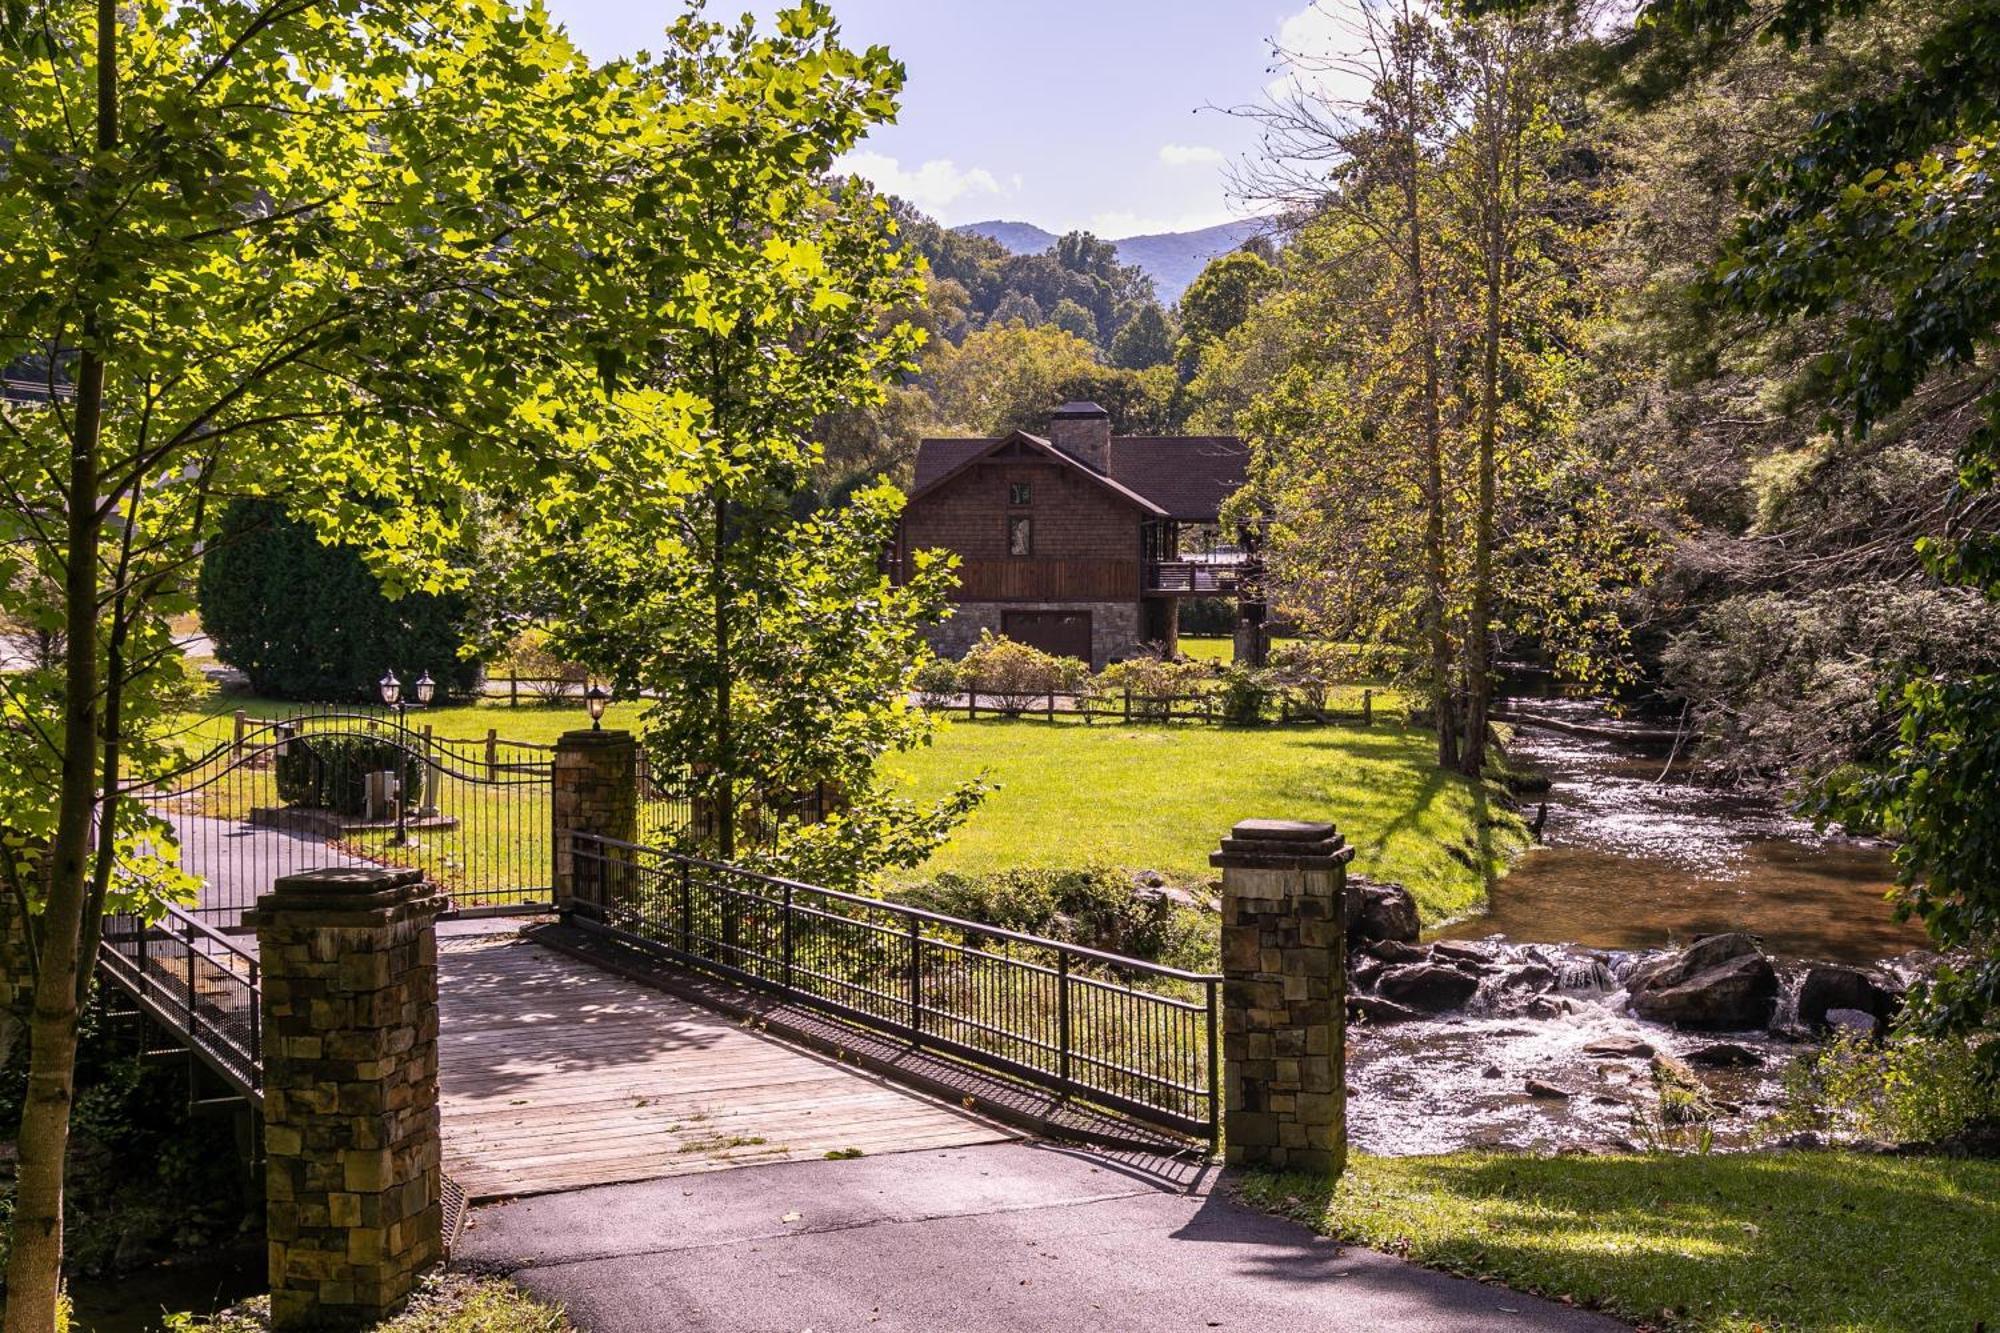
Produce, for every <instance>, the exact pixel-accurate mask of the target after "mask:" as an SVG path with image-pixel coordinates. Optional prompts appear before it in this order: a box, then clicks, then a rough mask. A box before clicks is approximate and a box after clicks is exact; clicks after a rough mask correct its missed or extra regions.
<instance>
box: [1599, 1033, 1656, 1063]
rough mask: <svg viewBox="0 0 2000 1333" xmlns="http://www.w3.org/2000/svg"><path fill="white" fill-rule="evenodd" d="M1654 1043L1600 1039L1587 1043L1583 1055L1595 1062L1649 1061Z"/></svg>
mask: <svg viewBox="0 0 2000 1333" xmlns="http://www.w3.org/2000/svg"><path fill="white" fill-rule="evenodd" d="M1653 1050H1654V1047H1653V1043H1652V1042H1650V1041H1644V1040H1642V1039H1640V1038H1638V1037H1599V1038H1598V1039H1597V1040H1596V1041H1593V1042H1586V1043H1585V1044H1584V1048H1583V1053H1584V1054H1585V1055H1587V1056H1590V1057H1591V1058H1592V1059H1594V1060H1649V1059H1651V1058H1652V1056H1653Z"/></svg>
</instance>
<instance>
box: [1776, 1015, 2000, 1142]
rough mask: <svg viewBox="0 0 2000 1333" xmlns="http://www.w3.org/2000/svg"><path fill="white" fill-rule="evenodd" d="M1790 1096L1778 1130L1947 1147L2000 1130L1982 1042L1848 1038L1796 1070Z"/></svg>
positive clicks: (1788, 1085)
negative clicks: (1984, 1072) (1982, 1062)
mask: <svg viewBox="0 0 2000 1333" xmlns="http://www.w3.org/2000/svg"><path fill="white" fill-rule="evenodd" d="M1988 1040H2000V1038H1989V1039H1988ZM1785 1093H1786V1105H1785V1110H1784V1112H1783V1114H1782V1115H1781V1116H1779V1117H1778V1121H1777V1124H1778V1125H1779V1126H1780V1127H1782V1128H1784V1129H1788V1130H1798V1129H1810V1130H1817V1131H1821V1132H1824V1133H1827V1134H1830V1135H1833V1136H1834V1137H1836V1138H1854V1139H1868V1140H1873V1141H1877V1142H1886V1143H1942V1142H1944V1141H1946V1140H1948V1139H1952V1138H1955V1137H1957V1136H1959V1135H1961V1134H1964V1133H1966V1132H1967V1131H1969V1130H1975V1129H1991V1128H1993V1127H1995V1126H2000V1086H1996V1085H1994V1084H1992V1083H1990V1082H1987V1081H1985V1080H1982V1079H1981V1078H1980V1069H1979V1045H1978V1043H1977V1042H1971V1041H1966V1040H1964V1039H1962V1038H1956V1037H1940V1038H1927V1037H1913V1036H1906V1035H1901V1034H1898V1035H1896V1036H1894V1037H1892V1038H1891V1039H1890V1040H1888V1041H1885V1042H1875V1041H1871V1040H1869V1039H1867V1038H1865V1037H1857V1036H1854V1035H1851V1034H1842V1035H1841V1036H1839V1037H1837V1038H1836V1039H1835V1040H1834V1041H1833V1042H1832V1043H1831V1044H1829V1045H1828V1046H1827V1047H1826V1049H1824V1050H1823V1051H1821V1052H1820V1053H1819V1054H1818V1055H1816V1056H1812V1057H1810V1058H1807V1059H1804V1060H1801V1061H1800V1062H1799V1063H1798V1064H1797V1065H1795V1066H1794V1067H1793V1069H1792V1071H1791V1073H1790V1074H1789V1075H1788V1076H1787V1078H1786V1080H1785Z"/></svg>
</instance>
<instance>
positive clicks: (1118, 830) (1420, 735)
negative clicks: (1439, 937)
mask: <svg viewBox="0 0 2000 1333" xmlns="http://www.w3.org/2000/svg"><path fill="white" fill-rule="evenodd" d="M1433 745H1434V742H1433V741H1432V740H1431V739H1430V737H1429V735H1428V733H1425V732H1421V731H1415V730H1411V729H1409V728H1407V727H1403V726H1400V725H1397V724H1395V723H1392V722H1387V721H1382V722H1378V723H1377V724H1376V725H1375V726H1373V727H1359V726H1325V727H1305V726H1288V727H1258V728H1235V727H1217V726H1206V725H1200V724H1190V723H1184V724H1179V725H1174V726H1164V725H1144V724H1134V725H1131V726H1126V725H1122V724H1116V723H1112V724H1106V723H1099V724H1097V725H1095V726H1084V725H1081V724H1079V723H1077V722H1074V721H1067V720H1065V721H1058V722H1054V723H1051V722H1046V721H1032V720H1022V721H1003V720H998V719H995V720H991V721H988V720H980V721H976V722H967V721H965V720H964V719H963V718H958V719H954V720H952V721H951V722H950V723H949V724H948V725H947V726H946V727H945V728H944V729H943V730H942V732H941V733H940V734H939V736H938V738H937V741H936V743H935V744H934V745H932V746H931V747H930V748H928V749H925V750H921V751H917V752H915V753H913V754H909V755H898V756H894V757H892V758H890V759H888V760H885V761H884V774H885V776H887V777H889V778H891V779H892V780H894V779H896V778H901V779H902V781H903V783H904V787H903V790H904V791H905V793H907V794H909V795H913V796H915V797H918V798H925V797H934V796H936V795H938V794H939V793H941V792H943V791H944V790H946V789H947V788H948V787H949V786H950V785H951V784H952V783H953V782H957V781H961V780H963V779H965V778H969V777H972V776H974V775H975V774H978V773H982V772H983V773H985V774H986V775H987V776H988V778H989V779H990V780H992V781H994V782H995V783H997V784H998V786H999V790H997V791H995V792H994V793H993V794H991V795H990V796H988V797H987V799H986V802H985V804H984V805H982V806H981V807H980V808H979V809H978V810H976V811H975V812H974V813H973V815H972V817H971V819H970V820H969V821H967V823H966V825H965V826H964V827H963V828H961V829H960V830H959V831H958V832H957V833H956V834H955V835H954V836H953V837H952V839H951V841H950V842H949V843H947V844H946V845H945V846H944V847H942V848H941V849H939V851H938V852H937V853H936V854H935V855H933V856H932V857H931V859H930V860H929V861H928V862H927V863H926V864H925V865H924V866H922V867H921V868H920V869H918V870H916V871H914V872H907V873H906V875H905V879H906V881H915V880H919V879H923V878H925V877H927V876H929V875H931V874H935V873H937V872H939V871H945V870H955V871H963V872H968V873H984V872H988V871H994V870H1001V869H1005V868H1009V867H1013V866H1044V867H1069V866H1081V865H1087V864H1093V863H1100V864H1108V865H1115V866H1125V867H1129V868H1131V869H1135V870H1138V869H1146V870H1158V871H1160V872H1161V873H1163V874H1166V875H1169V876H1171V877H1173V878H1175V879H1178V880H1181V881H1183V882H1188V881H1201V880H1206V879H1207V878H1209V876H1210V874H1211V872H1210V870H1209V867H1208V854H1209V853H1210V852H1212V851H1214V850H1215V846H1216V843H1217V840H1218V839H1220V838H1221V837H1222V836H1223V834H1225V833H1227V832H1228V831H1229V828H1230V826H1231V825H1232V824H1234V823H1235V822H1236V821H1238V820H1240V819H1251V818H1276V819H1330V820H1332V821H1333V822H1334V823H1335V824H1336V825H1338V826H1339V828H1340V830H1341V832H1342V833H1343V834H1345V835H1346V837H1347V840H1348V842H1349V843H1351V844H1352V845H1353V846H1354V847H1355V849H1356V856H1355V861H1354V868H1355V869H1356V870H1359V871H1361V872H1362V873H1364V874H1369V875H1374V876H1378V877H1380V878H1384V879H1393V880H1397V881H1399V882H1401V883H1404V884H1407V885H1408V886H1409V887H1410V889H1411V891H1412V892H1414V893H1415V894H1416V895H1417V899H1418V902H1419V903H1420V905H1421V906H1422V908H1423V911H1424V915H1425V917H1426V919H1429V920H1438V919H1441V918H1443V917H1447V916H1451V915H1455V914H1457V913H1460V912H1464V911H1466V910H1469V909H1470V908H1472V907H1474V906H1476V905H1477V904H1478V903H1479V902H1480V901H1481V899H1482V898H1483V896H1484V894H1485V891H1486V888H1487V886H1488V885H1489V883H1490V882H1491V880H1492V878H1494V877H1497V876H1498V875H1499V874H1501V873H1503V872H1504V870H1505V867H1506V863H1507V861H1508V859H1509V858H1510V857H1511V856H1512V855H1513V853H1515V852H1516V851H1518V850H1519V849H1520V848H1521V846H1522V845H1524V842H1525V833H1524V832H1523V830H1522V828H1521V826H1520V823H1519V821H1518V820H1515V819H1514V818H1513V817H1512V816H1509V815H1504V814H1502V813H1501V812H1500V811H1499V810H1498V809H1497V808H1496V807H1495V806H1493V805H1492V804H1491V803H1490V802H1488V800H1487V799H1486V796H1485V794H1484V792H1483V791H1481V790H1480V789H1478V788H1477V787H1475V786H1474V785H1473V784H1471V783H1468V782H1466V781H1465V780H1463V779H1461V778H1458V777H1456V776H1454V775H1451V774H1447V773H1444V772H1441V771H1440V770H1439V769H1438V767H1437V764H1436V762H1435V760H1434V757H1433ZM1487 817H1490V818H1492V819H1493V820H1495V821H1496V823H1495V825H1494V826H1492V827H1486V826H1485V824H1484V820H1485V819H1486V818H1487ZM1454 852H1456V853H1457V854H1456V855H1454ZM1461 858H1462V859H1461Z"/></svg>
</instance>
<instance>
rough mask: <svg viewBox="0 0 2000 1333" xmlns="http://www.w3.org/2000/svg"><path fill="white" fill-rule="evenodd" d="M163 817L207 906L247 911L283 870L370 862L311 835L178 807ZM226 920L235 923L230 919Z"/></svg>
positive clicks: (213, 921) (214, 921) (202, 903)
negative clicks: (199, 884) (199, 883)
mask: <svg viewBox="0 0 2000 1333" xmlns="http://www.w3.org/2000/svg"><path fill="white" fill-rule="evenodd" d="M167 819H168V821H169V822H170V823H172V824H173V826H174V836H175V838H176V840H177V841H178V842H179V843H180V848H181V868H182V869H184V870H187V871H189V872H191V873H193V874H196V875H200V876H201V877H202V880H203V884H202V887H201V901H200V906H201V907H202V908H203V909H204V910H206V911H211V912H213V911H222V910H225V909H226V910H233V911H236V912H241V911H244V910H247V909H248V908H250V907H253V906H255V905H256V902H257V896H258V895H259V894H263V893H269V892H270V891H271V885H272V884H273V883H274V882H276V881H277V879H278V877H279V876H281V875H296V874H298V873H299V872H300V871H302V870H317V869H318V868H320V867H321V866H349V865H372V864H374V863H373V862H371V861H369V860H367V859H366V858H365V857H359V856H356V855H354V854H353V853H352V852H345V851H342V850H341V849H340V848H338V847H335V846H332V845H331V844H329V843H328V842H327V840H326V839H325V838H322V837H319V836H317V835H315V834H310V833H293V832H288V831H287V830H284V829H275V828H266V827H264V826H263V825H261V824H252V823H250V822H249V821H247V820H237V819H214V818H211V817H209V816H207V815H190V814H183V813H181V812H179V811H173V812H169V813H168V815H167ZM209 923H210V924H211V925H217V924H224V923H223V922H222V920H221V919H220V918H210V922H209ZM227 924H232V925H233V924H234V919H233V918H232V919H231V920H230V921H229V922H227Z"/></svg>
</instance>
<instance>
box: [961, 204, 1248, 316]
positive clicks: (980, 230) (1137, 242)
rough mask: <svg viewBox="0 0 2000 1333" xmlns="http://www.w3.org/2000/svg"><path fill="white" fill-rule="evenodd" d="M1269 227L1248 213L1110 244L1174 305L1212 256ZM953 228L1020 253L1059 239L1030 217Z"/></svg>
mask: <svg viewBox="0 0 2000 1333" xmlns="http://www.w3.org/2000/svg"><path fill="white" fill-rule="evenodd" d="M1268 226H1269V224H1268V223H1267V222H1266V221H1265V220H1264V219H1261V218H1244V219H1242V220H1240V221H1234V222H1221V223H1217V224H1216V225H1215V226H1213V227H1202V228H1198V229H1197V230H1194V231H1163V232H1150V233H1147V234H1145V235H1141V236H1126V237H1123V238H1114V239H1111V243H1112V244H1113V245H1115V246H1117V247H1118V262H1120V263H1121V264H1136V265H1137V266H1138V267H1139V268H1141V269H1143V270H1144V271H1145V273H1146V276H1148V277H1150V278H1151V279H1152V280H1153V286H1154V288H1155V289H1156V290H1157V291H1158V292H1159V294H1160V300H1161V301H1163V302H1165V303H1166V304H1168V305H1172V304H1173V303H1174V302H1176V301H1178V300H1180V299H1181V293H1183V292H1185V291H1186V290H1187V289H1188V284H1189V283H1191V282H1193V281H1194V280H1195V277H1196V275H1198V274H1199V273H1200V272H1201V270H1202V269H1203V267H1205V266H1206V265H1207V263H1208V261H1209V260H1211V259H1214V258H1215V257H1216V256H1217V255H1225V254H1228V253H1229V252H1230V251H1231V250H1234V249H1236V248H1238V247H1239V246H1241V245H1242V244H1243V242H1245V241H1247V240H1249V239H1250V238H1251V237H1252V236H1255V235H1258V234H1259V233H1261V232H1263V231H1265V230H1266V229H1267V228H1268ZM952 230H953V231H961V232H970V233H971V234H973V235H975V236H984V237H986V238H987V239H989V240H993V241H998V242H999V243H1000V244H1001V245H1003V246H1005V247H1006V248H1007V249H1008V250H1010V251H1011V252H1013V253H1014V254H1017V255H1031V254H1040V253H1042V252H1043V251H1045V250H1047V249H1049V247H1051V246H1053V245H1054V244H1055V243H1056V241H1057V239H1058V237H1057V236H1056V234H1055V233H1054V232H1051V231H1048V230H1046V229H1045V228H1042V227H1038V226H1036V225H1035V224H1034V223H1032V222H1017V221H1010V220H1007V219H1003V218H993V219H989V220H987V221H984V222H967V223H963V224H961V225H959V226H956V227H953V228H952Z"/></svg>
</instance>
